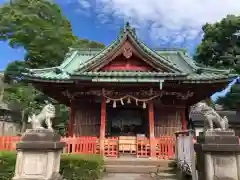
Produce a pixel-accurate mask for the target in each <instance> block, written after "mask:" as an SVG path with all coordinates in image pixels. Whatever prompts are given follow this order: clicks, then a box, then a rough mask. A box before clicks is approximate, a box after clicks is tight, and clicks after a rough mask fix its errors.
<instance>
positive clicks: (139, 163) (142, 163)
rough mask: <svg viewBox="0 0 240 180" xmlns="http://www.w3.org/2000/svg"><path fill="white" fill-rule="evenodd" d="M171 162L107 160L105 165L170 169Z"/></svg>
mask: <svg viewBox="0 0 240 180" xmlns="http://www.w3.org/2000/svg"><path fill="white" fill-rule="evenodd" d="M173 162H174V161H172V160H151V159H136V158H135V159H132V160H129V159H107V160H105V162H104V163H105V165H132V166H157V167H170V166H171V164H173Z"/></svg>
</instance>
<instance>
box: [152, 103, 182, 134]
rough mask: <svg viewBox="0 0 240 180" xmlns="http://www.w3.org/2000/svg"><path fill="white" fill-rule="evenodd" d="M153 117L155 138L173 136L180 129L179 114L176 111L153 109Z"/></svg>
mask: <svg viewBox="0 0 240 180" xmlns="http://www.w3.org/2000/svg"><path fill="white" fill-rule="evenodd" d="M154 116H155V117H154V119H155V120H154V133H155V137H160V136H174V133H175V132H176V131H180V130H181V129H182V125H181V114H180V112H179V110H177V109H170V108H159V107H155V109H154Z"/></svg>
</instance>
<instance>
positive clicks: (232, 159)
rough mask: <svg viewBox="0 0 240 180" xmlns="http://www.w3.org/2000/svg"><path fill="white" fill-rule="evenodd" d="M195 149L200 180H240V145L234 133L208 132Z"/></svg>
mask: <svg viewBox="0 0 240 180" xmlns="http://www.w3.org/2000/svg"><path fill="white" fill-rule="evenodd" d="M194 148H195V151H196V153H197V170H198V180H240V145H239V138H238V137H237V136H235V133H234V131H231V130H227V131H222V130H211V131H206V132H204V133H202V134H201V135H200V136H199V137H198V139H197V143H196V144H195V146H194Z"/></svg>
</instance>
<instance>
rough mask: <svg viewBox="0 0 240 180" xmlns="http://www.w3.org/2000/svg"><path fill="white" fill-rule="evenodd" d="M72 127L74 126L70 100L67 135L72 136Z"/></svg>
mask: <svg viewBox="0 0 240 180" xmlns="http://www.w3.org/2000/svg"><path fill="white" fill-rule="evenodd" d="M73 128H74V117H73V114H72V102H71V103H70V107H69V122H68V136H73Z"/></svg>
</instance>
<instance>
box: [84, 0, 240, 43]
mask: <svg viewBox="0 0 240 180" xmlns="http://www.w3.org/2000/svg"><path fill="white" fill-rule="evenodd" d="M80 1H83V0H80ZM85 1H86V0H85ZM83 2H84V1H83ZM88 2H89V3H90V2H92V1H91V0H88ZM94 4H95V6H96V8H95V9H96V12H97V13H99V14H101V15H100V17H101V16H104V17H106V16H111V17H116V18H123V19H125V20H129V21H130V22H131V23H132V24H133V25H134V26H136V27H138V29H137V30H138V32H139V34H140V35H142V36H143V35H145V36H146V35H148V34H149V32H150V35H149V37H150V38H152V40H153V41H154V42H159V40H162V41H163V42H168V41H170V40H171V43H173V44H179V43H180V44H181V43H183V42H184V41H192V40H196V39H197V40H199V39H201V33H200V31H201V27H202V25H203V24H205V23H206V22H209V23H212V22H215V21H218V20H220V19H222V18H223V17H225V16H226V15H227V14H235V15H240V1H239V0H228V1H226V0H96V1H95V2H94ZM82 7H84V5H82ZM105 21H106V19H105ZM103 22H104V21H103ZM146 30H147V31H148V33H146ZM172 37H175V39H174V41H173V39H172Z"/></svg>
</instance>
